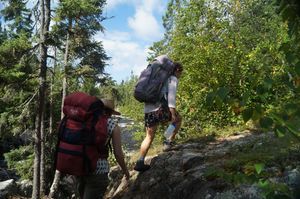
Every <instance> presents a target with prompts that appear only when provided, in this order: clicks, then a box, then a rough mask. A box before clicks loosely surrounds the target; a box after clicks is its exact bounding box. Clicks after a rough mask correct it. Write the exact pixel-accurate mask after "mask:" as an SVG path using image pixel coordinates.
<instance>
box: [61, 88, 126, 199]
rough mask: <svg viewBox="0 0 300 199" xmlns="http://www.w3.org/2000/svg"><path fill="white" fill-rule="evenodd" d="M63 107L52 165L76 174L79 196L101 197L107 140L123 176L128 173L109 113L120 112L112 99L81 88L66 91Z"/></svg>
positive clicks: (117, 130) (106, 166)
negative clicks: (76, 90)
mask: <svg viewBox="0 0 300 199" xmlns="http://www.w3.org/2000/svg"><path fill="white" fill-rule="evenodd" d="M63 111H64V114H65V117H64V119H62V121H61V124H60V127H59V142H58V147H57V156H56V169H57V170H58V171H59V172H61V173H62V174H69V175H73V176H75V177H76V180H77V185H78V186H77V187H76V188H77V190H78V192H79V194H80V198H82V199H94V198H95V199H96V198H97V199H99V198H103V196H104V194H105V192H106V189H107V186H108V173H109V163H108V160H107V158H108V155H109V146H110V142H111V143H112V149H113V153H114V156H115V158H116V161H117V163H118V164H119V166H120V167H121V169H122V171H123V173H124V175H125V178H126V180H128V179H129V177H130V176H129V172H128V169H127V166H126V164H125V161H124V155H123V151H122V146H121V136H120V132H121V131H120V127H119V126H118V124H117V123H116V122H115V121H114V120H113V119H112V115H120V113H119V112H117V111H115V105H114V101H113V100H110V99H101V100H99V99H98V98H97V97H94V96H90V95H87V94H86V93H83V92H75V93H72V94H70V95H68V96H67V97H66V99H65V101H64V107H63ZM74 188H75V187H74Z"/></svg>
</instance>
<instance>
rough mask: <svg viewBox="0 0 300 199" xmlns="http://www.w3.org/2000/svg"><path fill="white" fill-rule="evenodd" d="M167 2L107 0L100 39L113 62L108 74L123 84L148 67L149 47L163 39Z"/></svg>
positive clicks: (153, 0)
mask: <svg viewBox="0 0 300 199" xmlns="http://www.w3.org/2000/svg"><path fill="white" fill-rule="evenodd" d="M167 3H168V1H167V0H107V5H106V7H105V12H104V13H105V14H106V15H107V16H108V17H109V16H114V17H113V18H111V19H108V20H105V21H104V22H103V26H104V27H105V32H104V33H98V34H97V35H96V37H95V38H96V39H97V40H99V41H102V42H103V46H104V49H105V51H106V53H107V55H108V56H109V57H111V60H110V61H109V62H108V64H109V65H108V66H107V67H106V70H105V71H106V72H107V73H109V74H111V76H112V78H113V79H114V80H116V81H117V82H118V83H120V82H121V81H122V80H126V79H128V78H129V77H130V74H131V71H132V72H133V73H134V74H135V75H139V74H140V72H141V71H142V70H143V69H144V68H145V67H146V66H147V62H146V58H147V55H148V51H149V50H148V48H149V47H150V46H151V45H152V43H153V42H155V41H159V40H160V39H162V38H163V33H164V29H163V26H162V16H163V15H164V13H165V10H166V6H167Z"/></svg>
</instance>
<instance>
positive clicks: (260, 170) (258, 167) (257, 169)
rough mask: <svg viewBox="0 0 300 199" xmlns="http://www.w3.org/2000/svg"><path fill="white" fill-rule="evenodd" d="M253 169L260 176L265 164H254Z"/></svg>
mask: <svg viewBox="0 0 300 199" xmlns="http://www.w3.org/2000/svg"><path fill="white" fill-rule="evenodd" d="M254 167H255V170H256V173H257V174H260V173H261V172H262V170H263V169H264V167H265V164H263V163H259V164H255V165H254Z"/></svg>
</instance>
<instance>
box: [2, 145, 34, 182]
mask: <svg viewBox="0 0 300 199" xmlns="http://www.w3.org/2000/svg"><path fill="white" fill-rule="evenodd" d="M4 157H5V160H6V161H7V166H8V168H9V169H11V170H14V171H15V172H16V173H17V174H18V175H19V176H20V177H21V179H32V176H33V161H34V153H33V147H32V146H31V145H29V146H21V147H19V148H18V149H14V150H11V151H10V152H8V153H5V154H4Z"/></svg>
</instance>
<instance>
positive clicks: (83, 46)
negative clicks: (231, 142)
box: [0, 0, 300, 198]
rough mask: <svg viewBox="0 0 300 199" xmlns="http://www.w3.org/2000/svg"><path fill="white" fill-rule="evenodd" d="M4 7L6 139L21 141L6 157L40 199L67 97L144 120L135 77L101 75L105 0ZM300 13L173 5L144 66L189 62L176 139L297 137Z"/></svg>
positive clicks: (196, 1)
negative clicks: (251, 131) (253, 133)
mask: <svg viewBox="0 0 300 199" xmlns="http://www.w3.org/2000/svg"><path fill="white" fill-rule="evenodd" d="M1 2H5V6H4V7H3V9H2V10H1V15H2V16H3V17H4V21H3V22H1V24H0V79H1V81H0V93H1V94H0V135H1V143H5V142H7V141H8V140H11V139H16V138H21V137H22V143H20V144H21V145H20V146H18V147H17V148H16V149H14V150H11V151H10V152H9V153H6V154H5V159H6V161H7V162H8V166H9V167H10V168H11V169H15V170H16V171H17V173H18V175H20V176H21V177H22V178H23V179H31V180H33V193H32V198H40V196H41V195H44V194H47V190H49V186H50V185H51V181H50V180H49V179H52V176H53V172H52V171H53V158H52V157H53V155H47V156H46V155H45V154H54V150H55V145H56V140H55V139H53V138H55V133H56V126H57V123H58V122H59V121H60V119H61V117H62V113H61V106H62V101H63V100H64V97H65V96H66V95H67V94H68V93H71V92H73V91H84V92H87V93H90V94H92V95H97V96H99V97H111V98H114V99H115V100H116V102H117V104H118V107H119V109H120V110H121V111H122V113H123V115H126V116H128V117H130V118H132V119H134V120H136V121H139V122H141V123H142V120H143V111H142V110H143V104H141V103H138V102H137V101H136V100H135V99H134V98H133V93H132V92H133V88H134V85H135V83H136V81H137V78H138V77H137V76H135V75H132V76H131V77H130V79H129V80H127V81H123V82H121V83H120V84H117V83H116V81H114V80H113V79H112V78H111V76H110V75H109V74H106V73H104V68H105V67H107V64H106V63H107V61H108V60H109V57H108V56H107V55H106V53H105V50H104V49H103V46H102V43H101V42H97V41H95V40H94V38H93V36H94V35H95V34H96V33H97V32H98V31H104V27H103V26H102V25H101V23H102V22H103V20H106V19H107V18H106V17H105V16H103V6H104V5H105V0H77V1H72V0H62V1H59V3H58V5H57V6H56V8H55V9H53V8H52V7H51V1H50V0H39V1H37V2H36V3H37V4H36V5H30V6H31V7H29V5H28V4H27V3H26V2H27V1H25V0H1ZM29 8H30V9H29ZM299 13H300V8H299V2H298V1H296V0H294V1H292V0H290V1H286V0H224V1H220V0H170V1H169V3H168V8H167V10H166V12H165V15H164V17H163V25H164V28H165V34H164V38H163V39H162V40H161V41H157V42H155V43H153V45H152V46H151V48H150V50H151V53H150V54H149V58H148V61H151V60H152V59H153V58H154V57H155V56H157V55H159V54H165V53H167V54H169V56H170V57H171V58H172V59H174V60H176V61H180V62H181V63H182V64H183V66H184V73H183V76H182V78H181V79H180V84H179V93H178V110H179V111H180V113H181V114H182V116H183V118H184V123H183V127H182V129H181V132H180V134H179V136H178V137H179V139H181V140H186V139H191V138H195V137H199V136H202V135H204V134H207V133H209V132H213V131H214V132H217V131H218V130H219V129H222V130H223V132H224V129H226V128H245V125H247V128H257V129H260V130H261V131H273V132H274V133H276V134H277V135H278V136H284V135H287V134H288V135H291V136H293V137H294V138H295V139H297V140H299V125H300V121H299V117H300V109H299V105H300V103H299V99H300V98H299V87H300V61H299V52H300V51H299V48H300V45H299V44H300V40H299V39H300V38H299V33H300V32H299V22H300V20H299ZM149 31H151V30H149ZM145 67H146V66H145ZM142 132H143V129H142V128H141V133H142ZM24 137H26V139H25V138H24ZM46 174H48V175H49V176H47V175H46ZM50 175H51V176H50Z"/></svg>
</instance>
